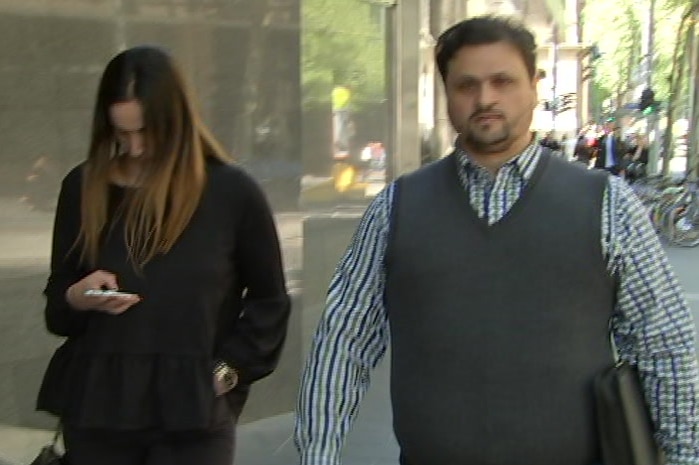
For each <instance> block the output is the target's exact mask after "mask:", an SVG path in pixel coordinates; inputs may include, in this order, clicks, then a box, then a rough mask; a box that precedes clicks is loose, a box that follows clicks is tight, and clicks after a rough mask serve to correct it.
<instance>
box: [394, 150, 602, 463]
mask: <svg viewBox="0 0 699 465" xmlns="http://www.w3.org/2000/svg"><path fill="white" fill-rule="evenodd" d="M456 170H457V163H456V160H455V158H454V155H451V156H449V157H446V158H444V159H442V160H440V161H438V162H435V163H433V164H431V165H428V166H426V167H424V168H422V169H420V170H418V171H416V172H414V173H412V174H409V175H407V176H404V177H402V178H401V179H399V181H398V183H397V186H396V194H395V196H394V202H393V206H392V217H391V227H390V233H389V243H388V247H387V252H386V257H385V264H386V291H385V304H386V308H387V311H388V316H389V321H390V328H391V351H392V355H391V364H392V367H391V370H392V379H391V395H392V402H393V408H394V427H395V433H396V437H397V439H398V442H399V444H400V446H401V449H402V452H403V454H404V456H405V457H406V460H407V463H410V464H411V465H427V464H429V465H531V464H534V463H535V464H537V465H561V464H566V465H590V464H591V463H594V461H595V460H597V456H598V444H597V442H596V439H595V427H594V415H593V403H592V390H591V383H592V379H593V377H594V375H595V374H596V373H597V372H598V371H599V370H601V369H603V368H604V367H605V366H607V365H608V364H609V363H610V362H611V353H610V349H609V342H608V332H607V327H608V320H609V318H610V316H611V315H612V311H613V307H614V294H615V293H614V287H615V283H614V280H613V278H612V277H611V276H610V275H609V273H608V272H607V269H606V263H605V260H604V258H603V256H602V248H601V237H600V235H601V211H602V201H603V196H604V190H605V187H606V183H607V178H606V175H604V174H602V173H596V172H591V171H587V170H585V169H583V168H581V167H578V166H577V165H575V164H570V163H567V162H565V161H562V160H560V159H558V158H556V157H552V156H551V155H550V154H549V153H546V152H545V153H542V156H541V159H540V160H539V162H538V165H537V167H536V169H535V171H534V174H533V175H532V178H531V179H530V180H529V182H528V184H527V186H526V187H525V189H524V191H523V192H522V195H521V197H520V198H519V199H518V200H517V201H516V203H515V204H514V206H513V207H512V208H511V210H510V211H509V212H508V213H507V214H506V215H505V216H504V217H503V218H502V219H501V220H500V221H499V222H497V223H495V224H493V225H491V226H488V224H487V222H486V221H485V220H483V219H481V218H479V217H478V215H477V214H476V212H475V211H474V210H473V208H472V207H471V205H470V204H469V201H468V195H467V194H466V192H465V191H464V189H463V186H462V185H461V184H460V182H459V179H458V175H457V171H456Z"/></svg>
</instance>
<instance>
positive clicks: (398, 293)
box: [296, 17, 699, 465]
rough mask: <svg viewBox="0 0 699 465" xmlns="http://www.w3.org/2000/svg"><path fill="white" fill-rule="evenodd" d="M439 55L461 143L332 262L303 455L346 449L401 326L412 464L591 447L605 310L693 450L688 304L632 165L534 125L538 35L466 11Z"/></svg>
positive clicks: (676, 459) (310, 464)
mask: <svg viewBox="0 0 699 465" xmlns="http://www.w3.org/2000/svg"><path fill="white" fill-rule="evenodd" d="M436 62H437V65H438V68H439V71H440V73H441V76H442V78H443V81H444V86H445V90H446V96H447V108H448V114H449V117H450V120H451V123H452V125H453V127H454V129H455V131H456V132H457V133H458V134H459V137H458V139H457V140H456V144H455V147H456V149H455V151H454V152H453V153H452V154H451V155H449V156H447V157H446V158H444V159H442V160H440V161H437V162H435V163H432V164H430V165H427V166H426V167H423V168H421V169H419V170H417V171H416V172H414V173H411V174H408V175H405V176H403V177H401V178H399V179H398V180H397V181H396V182H394V183H392V184H391V185H389V186H388V187H387V188H386V189H385V190H384V191H383V192H382V193H381V194H380V195H378V196H377V197H376V198H375V200H374V201H373V203H372V204H371V206H370V207H369V208H368V210H367V212H366V214H365V216H364V218H363V219H362V221H361V222H360V225H359V228H358V230H357V232H356V234H355V236H354V238H353V240H352V243H351V245H350V247H349V249H348V250H347V252H346V253H345V255H344V257H343V258H342V260H341V261H340V263H339V265H338V267H337V270H336V273H335V275H334V277H333V279H332V282H331V284H330V290H329V292H328V300H327V308H326V311H325V313H324V314H323V316H322V319H321V321H320V324H319V326H318V330H317V334H316V337H315V339H314V342H313V345H312V348H311V353H310V356H309V359H308V361H307V364H306V368H305V371H304V374H303V380H302V384H301V391H300V397H299V403H298V420H297V425H296V443H297V446H298V449H299V451H300V455H301V463H302V464H303V465H337V464H339V463H340V456H341V448H342V445H343V443H344V440H345V437H346V435H347V432H348V430H349V428H350V427H351V425H352V421H353V419H354V416H355V413H356V412H357V410H358V406H359V403H360V401H361V400H362V398H363V395H364V393H365V392H366V390H367V388H368V386H369V381H370V374H371V370H372V369H373V368H374V367H375V366H376V364H377V363H378V362H379V361H380V360H381V358H382V357H383V355H384V354H385V353H386V350H387V347H388V344H389V341H390V348H391V399H392V407H393V425H394V431H395V435H396V439H397V441H398V445H399V446H400V449H401V458H400V462H401V464H403V465H455V464H486V463H487V464H490V465H531V464H536V465H563V464H565V465H591V464H594V463H599V462H600V461H601V460H600V456H599V443H598V440H597V437H596V428H595V419H594V406H593V393H592V380H593V378H594V377H595V376H596V375H597V374H598V373H599V372H601V371H602V370H603V369H605V368H606V367H608V366H609V365H610V364H611V362H612V359H613V358H612V354H611V350H610V346H609V333H608V324H609V322H610V319H611V327H612V330H613V334H614V337H615V340H616V341H617V343H618V346H619V349H620V354H621V357H622V359H624V360H627V361H629V362H630V363H632V364H634V365H637V366H638V369H639V372H640V375H641V379H642V383H643V388H644V389H645V394H646V399H647V401H648V406H649V410H650V413H651V416H652V418H653V421H654V424H655V426H656V433H657V439H658V442H659V444H660V445H662V447H663V449H664V451H665V454H666V457H667V463H668V464H672V465H680V464H689V463H699V425H697V421H698V417H697V385H696V383H697V360H696V353H695V349H694V334H695V333H694V325H693V322H692V318H691V314H690V312H689V309H688V307H687V304H686V302H685V300H684V297H683V294H682V291H681V289H680V287H679V285H678V283H677V280H676V278H675V276H674V274H673V272H672V270H671V269H670V266H669V264H668V261H667V259H666V256H665V254H664V252H663V249H662V247H661V245H660V243H659V241H658V238H657V236H656V235H655V232H654V231H653V228H652V227H651V225H650V223H649V221H648V218H647V215H646V214H645V210H644V208H643V207H642V205H641V204H640V203H639V201H638V199H637V198H636V197H635V196H634V194H633V192H632V191H631V190H630V188H629V187H628V186H627V185H626V184H625V183H624V182H623V180H621V179H619V178H617V177H613V176H608V175H607V173H604V172H601V171H595V170H586V169H584V168H583V167H581V166H580V165H579V164H575V163H567V162H565V161H564V160H561V159H560V158H559V157H556V156H552V153H551V151H550V150H548V149H545V148H542V147H541V146H540V145H539V144H537V143H536V141H535V140H533V139H532V138H531V135H530V132H529V128H530V125H531V122H532V116H533V112H534V109H535V107H536V105H537V102H538V98H537V79H536V70H537V66H536V44H535V41H534V36H533V35H532V33H531V32H530V31H529V30H527V29H525V28H524V27H523V26H521V25H520V24H518V23H515V22H512V21H510V20H507V19H502V18H497V17H475V18H471V19H468V20H465V21H463V22H460V23H458V24H456V25H455V26H453V27H451V28H450V29H448V30H447V31H446V32H444V33H443V34H442V35H441V36H440V38H439V39H438V41H437V44H436ZM367 461H370V460H367Z"/></svg>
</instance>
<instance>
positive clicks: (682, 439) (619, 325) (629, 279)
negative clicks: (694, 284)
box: [609, 177, 699, 465]
mask: <svg viewBox="0 0 699 465" xmlns="http://www.w3.org/2000/svg"><path fill="white" fill-rule="evenodd" d="M609 193H610V195H609V198H610V199H611V201H612V204H611V207H612V209H611V211H610V214H611V221H610V226H611V229H610V237H611V241H610V250H609V253H610V256H611V258H612V262H613V266H612V268H614V269H615V271H616V272H617V274H618V276H619V291H618V296H617V297H618V298H617V309H616V312H615V317H614V319H613V321H612V323H613V330H614V336H615V340H616V341H617V345H618V348H619V355H620V357H621V358H622V359H624V360H626V361H628V362H630V363H632V364H636V365H637V366H638V369H639V374H640V376H641V380H642V384H643V386H644V388H645V395H646V401H647V403H648V405H649V407H650V413H651V417H652V419H653V422H654V424H655V427H656V438H657V440H658V443H659V444H660V445H661V447H662V448H663V450H664V451H665V454H666V460H667V464H668V465H689V464H692V465H697V464H699V410H698V408H697V407H698V406H697V402H698V397H697V395H698V393H697V381H698V375H697V355H696V349H695V342H694V337H695V326H694V322H693V319H692V314H691V312H690V310H689V307H688V305H687V302H686V300H685V297H684V294H683V292H682V289H681V288H680V285H679V282H678V280H677V278H676V276H675V274H674V272H673V270H672V268H671V267H670V264H669V262H668V259H667V256H666V254H665V251H664V250H663V248H662V245H661V244H660V241H659V240H658V237H657V234H656V233H655V231H654V229H653V227H652V225H651V223H650V221H649V219H648V215H647V213H646V209H645V207H644V206H643V205H642V204H641V202H640V201H639V200H638V198H637V197H636V195H635V194H634V193H633V191H632V190H631V188H630V187H629V186H628V185H627V184H626V183H625V182H624V181H623V180H621V179H618V178H616V177H612V179H611V180H610V185H609Z"/></svg>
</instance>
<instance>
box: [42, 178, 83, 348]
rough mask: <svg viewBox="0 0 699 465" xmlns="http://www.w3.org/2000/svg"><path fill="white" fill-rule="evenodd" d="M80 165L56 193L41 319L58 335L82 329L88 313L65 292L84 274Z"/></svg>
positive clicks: (74, 332)
mask: <svg viewBox="0 0 699 465" xmlns="http://www.w3.org/2000/svg"><path fill="white" fill-rule="evenodd" d="M81 170H82V168H81V167H78V168H75V169H74V170H73V171H71V172H70V173H69V174H68V175H67V176H66V177H65V179H64V180H63V182H62V184H61V191H60V193H59V195H58V204H57V206H56V217H55V220H54V226H53V241H52V247H51V271H50V274H49V278H48V282H47V283H46V287H45V289H44V295H45V296H46V307H45V309H44V318H45V320H46V327H47V329H48V330H49V332H51V333H53V334H55V335H57V336H65V337H68V336H76V335H78V334H80V333H82V332H83V331H84V330H85V325H86V322H87V318H88V313H89V312H81V311H78V310H75V309H73V308H72V307H71V306H70V305H69V304H68V302H67V300H66V297H65V295H66V291H67V290H68V288H69V287H70V286H71V285H73V284H74V283H75V282H77V281H79V280H81V279H82V278H83V277H84V276H85V275H86V274H87V273H86V270H85V269H84V267H82V266H81V264H80V263H81V262H80V252H81V251H80V247H79V245H77V244H76V242H77V240H78V237H79V234H80V221H81V220H80V197H81V195H80V190H81V176H80V171H81Z"/></svg>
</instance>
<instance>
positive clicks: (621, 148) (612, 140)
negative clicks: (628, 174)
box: [595, 121, 627, 175]
mask: <svg viewBox="0 0 699 465" xmlns="http://www.w3.org/2000/svg"><path fill="white" fill-rule="evenodd" d="M626 151H627V148H626V144H625V143H624V141H623V140H622V139H621V130H620V129H619V127H618V126H617V125H616V124H615V123H614V121H608V122H607V123H606V125H605V133H604V135H603V136H602V137H600V138H599V141H598V142H597V159H596V160H595V168H598V169H604V170H606V171H608V172H609V173H611V174H613V175H618V174H620V173H621V171H622V169H623V166H624V155H626Z"/></svg>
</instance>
